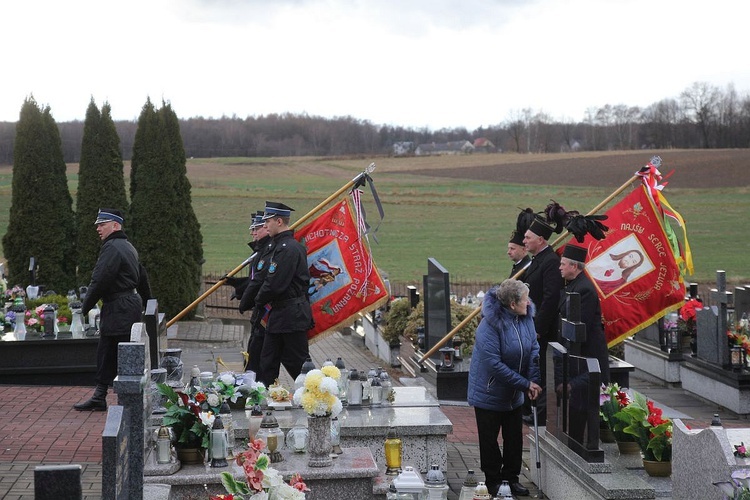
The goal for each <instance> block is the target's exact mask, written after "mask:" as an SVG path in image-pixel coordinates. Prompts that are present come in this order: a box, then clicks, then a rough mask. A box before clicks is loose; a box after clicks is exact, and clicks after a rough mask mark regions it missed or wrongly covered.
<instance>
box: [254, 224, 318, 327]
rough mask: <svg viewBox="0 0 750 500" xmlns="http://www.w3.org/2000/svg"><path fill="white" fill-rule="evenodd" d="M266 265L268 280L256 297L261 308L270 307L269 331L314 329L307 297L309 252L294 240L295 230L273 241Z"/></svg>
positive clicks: (266, 278) (278, 235)
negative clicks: (262, 306)
mask: <svg viewBox="0 0 750 500" xmlns="http://www.w3.org/2000/svg"><path fill="white" fill-rule="evenodd" d="M267 265H268V268H267V270H266V276H265V279H264V280H263V283H262V284H261V286H260V289H259V290H258V293H257V295H256V296H255V303H256V304H258V305H259V306H260V305H261V304H263V305H264V306H265V305H270V306H271V313H270V316H269V318H268V324H267V325H266V332H267V333H285V332H300V331H307V330H309V329H310V328H312V327H313V320H312V308H311V307H310V301H309V299H308V297H307V290H308V286H309V284H310V271H309V269H308V267H307V251H306V250H305V247H304V246H302V244H300V243H299V242H298V241H297V240H295V239H294V232H293V231H292V230H287V231H283V232H281V233H279V234H277V235H276V236H275V237H274V238H273V248H272V249H271V253H270V255H269V261H268V263H267ZM256 267H257V266H256ZM248 288H249V287H248Z"/></svg>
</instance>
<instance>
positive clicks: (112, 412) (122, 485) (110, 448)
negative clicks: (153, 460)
mask: <svg viewBox="0 0 750 500" xmlns="http://www.w3.org/2000/svg"><path fill="white" fill-rule="evenodd" d="M122 415H123V407H122V406H119V405H111V406H110V407H109V408H108V409H107V420H106V422H105V423H104V432H103V433H102V498H111V499H113V500H124V499H128V498H130V492H129V490H128V485H129V484H130V475H131V470H130V453H129V451H130V439H129V435H128V429H127V427H126V426H125V424H124V422H123V417H122Z"/></svg>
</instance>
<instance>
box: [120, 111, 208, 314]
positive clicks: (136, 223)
mask: <svg viewBox="0 0 750 500" xmlns="http://www.w3.org/2000/svg"><path fill="white" fill-rule="evenodd" d="M130 197H131V198H130V199H131V206H130V219H131V222H130V232H129V233H128V234H129V235H130V237H131V239H132V240H133V243H134V245H135V247H136V248H137V249H138V252H139V254H140V256H141V261H142V262H143V264H144V266H145V267H146V270H147V271H148V273H149V278H150V281H151V290H152V292H153V294H154V296H155V297H156V298H157V300H158V301H159V309H160V310H161V311H163V312H164V313H165V314H166V315H167V316H168V317H169V316H174V315H176V314H177V313H178V312H180V311H181V310H182V309H183V308H184V307H185V306H187V305H188V304H190V303H191V302H192V301H193V300H194V299H195V298H196V297H197V296H198V292H199V290H200V264H201V261H202V258H203V250H202V248H201V243H202V236H201V234H200V227H199V225H198V221H197V218H196V216H195V212H194V211H193V207H192V203H191V195H190V182H189V181H188V179H187V170H186V167H185V151H184V148H183V145H182V139H181V138H180V135H179V124H178V120H177V116H176V115H175V113H174V112H173V111H172V108H171V106H169V105H166V104H163V106H162V108H161V109H160V110H156V109H155V107H154V105H153V104H152V103H151V101H150V100H147V101H146V104H145V105H144V106H143V109H142V111H141V115H140V117H139V118H138V129H137V131H136V134H135V140H134V143H133V160H132V165H131V174H130ZM196 245H197V249H196ZM188 317H189V316H188Z"/></svg>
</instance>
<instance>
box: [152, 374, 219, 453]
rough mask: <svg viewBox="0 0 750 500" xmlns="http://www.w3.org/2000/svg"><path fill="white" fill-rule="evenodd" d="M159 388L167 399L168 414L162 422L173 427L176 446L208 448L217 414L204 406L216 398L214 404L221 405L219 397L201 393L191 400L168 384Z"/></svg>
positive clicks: (159, 385)
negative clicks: (206, 409) (205, 409)
mask: <svg viewBox="0 0 750 500" xmlns="http://www.w3.org/2000/svg"><path fill="white" fill-rule="evenodd" d="M158 387H159V392H160V393H161V394H163V395H164V396H166V398H167V401H166V403H165V404H164V406H166V408H167V412H166V413H165V414H164V419H163V421H162V422H163V424H164V425H166V426H167V427H171V428H172V430H173V432H174V435H175V436H177V443H176V446H178V447H179V446H181V447H183V448H192V447H196V448H208V446H209V443H210V437H211V427H213V425H214V418H215V417H214V415H215V412H214V411H204V408H203V406H202V405H206V406H208V405H210V402H211V399H212V398H215V400H214V401H213V402H214V403H216V402H218V404H221V401H220V400H219V396H218V395H217V394H213V393H212V394H208V395H206V394H205V393H203V392H199V393H197V394H195V395H194V397H193V399H191V398H190V396H188V395H187V394H185V393H184V392H177V391H175V390H174V389H172V388H171V387H169V386H168V385H167V384H158ZM214 407H215V406H214Z"/></svg>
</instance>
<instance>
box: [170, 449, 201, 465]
mask: <svg viewBox="0 0 750 500" xmlns="http://www.w3.org/2000/svg"><path fill="white" fill-rule="evenodd" d="M176 450H177V458H178V459H179V460H180V463H182V464H183V465H196V464H198V465H200V464H203V463H205V462H206V449H205V448H177V449H176Z"/></svg>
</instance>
